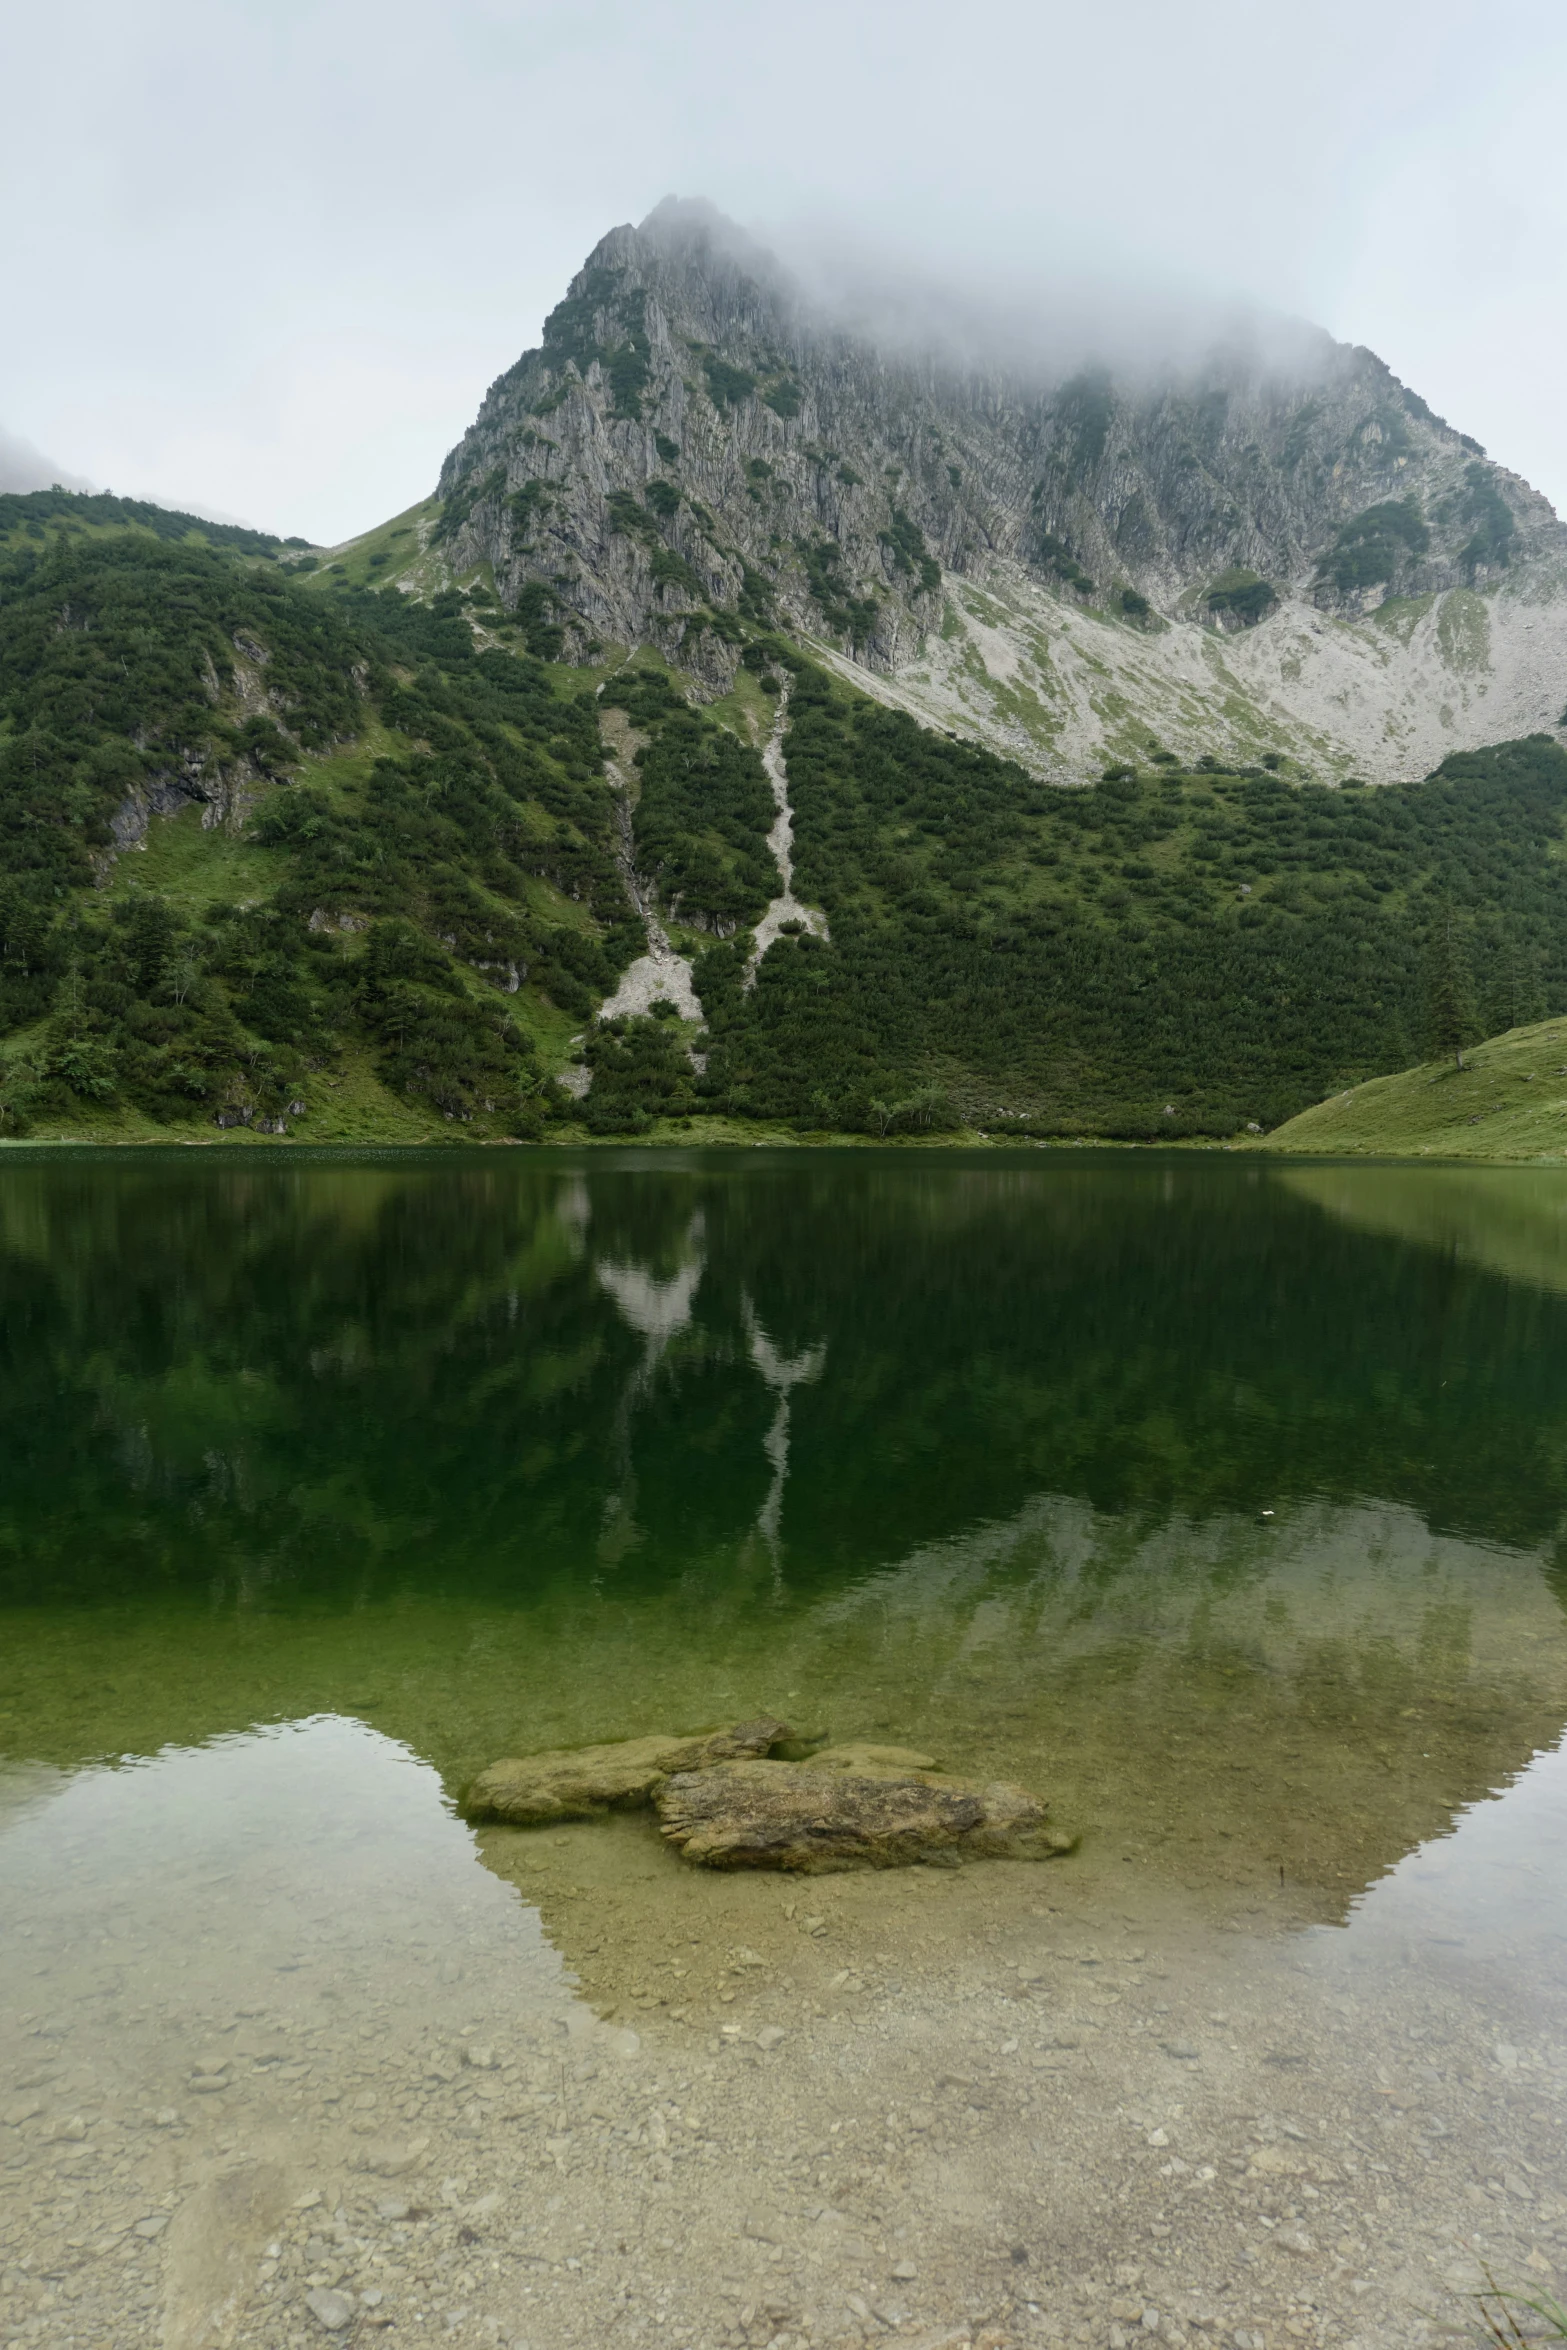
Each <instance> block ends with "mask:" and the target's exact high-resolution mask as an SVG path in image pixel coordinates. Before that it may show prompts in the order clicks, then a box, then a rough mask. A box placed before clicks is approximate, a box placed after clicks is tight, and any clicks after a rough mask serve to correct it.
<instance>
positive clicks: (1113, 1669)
mask: <svg viewBox="0 0 1567 2350" xmlns="http://www.w3.org/2000/svg"><path fill="white" fill-rule="evenodd" d="M1362 1174H1363V1175H1364V1182H1362V1180H1361V1178H1362ZM1465 1183H1468V1186H1469V1188H1468V1189H1467V1190H1466V1191H1464V1193H1463V1197H1462V1200H1461V1201H1460V1200H1459V1197H1458V1190H1457V1189H1456V1188H1455V1189H1454V1190H1453V1196H1452V1199H1451V1201H1449V1199H1448V1192H1447V1189H1446V1188H1445V1187H1449V1186H1452V1187H1461V1186H1463V1185H1464V1184H1465ZM1564 1201H1567V1183H1564V1180H1563V1178H1562V1177H1561V1176H1558V1175H1555V1174H1552V1173H1546V1172H1543V1171H1542V1172H1538V1173H1537V1172H1536V1171H1533V1170H1518V1171H1515V1172H1514V1173H1512V1174H1511V1175H1510V1176H1509V1177H1506V1178H1498V1179H1497V1180H1495V1181H1493V1182H1492V1183H1491V1184H1490V1186H1489V1187H1488V1188H1486V1187H1482V1190H1481V1191H1480V1192H1476V1191H1475V1189H1474V1186H1473V1183H1472V1181H1471V1180H1470V1179H1469V1178H1466V1177H1465V1176H1463V1175H1462V1174H1461V1173H1457V1172H1453V1173H1451V1174H1450V1172H1449V1171H1448V1170H1444V1169H1439V1168H1431V1169H1420V1170H1409V1171H1401V1172H1400V1178H1399V1181H1398V1182H1397V1183H1396V1184H1393V1183H1390V1182H1389V1181H1388V1180H1387V1171H1386V1170H1377V1169H1366V1170H1364V1171H1362V1170H1360V1169H1355V1168H1335V1169H1333V1170H1331V1178H1330V1179H1329V1178H1328V1177H1327V1176H1319V1175H1318V1174H1317V1173H1316V1172H1315V1171H1311V1170H1294V1171H1291V1170H1288V1169H1282V1168H1275V1167H1272V1166H1259V1165H1258V1164H1256V1163H1254V1162H1253V1163H1247V1162H1242V1161H1237V1160H1232V1159H1217V1158H1199V1157H1195V1156H1189V1157H1182V1158H1165V1159H1156V1158H1152V1157H1147V1156H1138V1157H1136V1158H1132V1157H1129V1156H1125V1155H1115V1156H1103V1157H1097V1156H1089V1155H1088V1154H1081V1153H1070V1154H1068V1153H1064V1152H1062V1153H1049V1154H1047V1153H1044V1152H1033V1153H1029V1154H1026V1155H1024V1154H1019V1155H1018V1156H1017V1157H1016V1158H1014V1157H1011V1156H1010V1155H1009V1156H1005V1157H1003V1156H1000V1155H997V1154H987V1155H985V1156H983V1157H979V1156H973V1157H965V1156H964V1155H962V1154H958V1153H940V1154H936V1153H918V1154H916V1153H906V1154H897V1155H886V1156H884V1155H881V1154H874V1155H873V1154H869V1153H855V1152H843V1153H812V1154H810V1155H806V1154H804V1153H801V1154H783V1153H780V1154H773V1153H764V1152H753V1153H745V1154H738V1153H730V1154H711V1155H705V1156H704V1155H697V1154H692V1155H690V1156H682V1157H680V1158H678V1159H673V1158H670V1157H668V1156H664V1155H661V1156H659V1157H658V1158H656V1159H654V1158H651V1157H649V1156H647V1155H642V1156H638V1155H637V1154H634V1153H614V1154H608V1153H606V1154H594V1155H591V1156H585V1157H583V1158H581V1159H568V1158H567V1157H566V1156H565V1155H564V1154H559V1153H543V1152H540V1153H508V1154H506V1155H504V1156H501V1155H493V1156H490V1155H487V1156H485V1157H484V1158H483V1159H482V1160H481V1159H477V1158H474V1157H468V1156H462V1157H459V1156H456V1155H450V1156H446V1155H431V1156H429V1157H421V1158H418V1159H408V1158H402V1159H398V1160H396V1161H388V1160H385V1159H382V1160H374V1159H367V1160H365V1161H363V1162H349V1161H344V1160H332V1159H325V1158H323V1159H319V1160H315V1159H307V1158H290V1159H289V1160H287V1161H284V1160H282V1159H281V1158H273V1157H269V1158H267V1159H266V1160H264V1161H263V1160H261V1159H260V1158H259V1156H258V1157H256V1158H247V1159H245V1160H238V1159H226V1160H224V1161H223V1162H222V1163H215V1162H214V1160H212V1159H210V1158H209V1159H203V1160H200V1161H198V1162H197V1163H195V1164H193V1163H192V1161H191V1158H190V1157H189V1156H188V1155H187V1154H183V1153H173V1152H171V1153H168V1154H157V1155H155V1156H151V1157H149V1156H145V1155H142V1154H137V1155H135V1156H132V1155H130V1154H126V1155H123V1156H119V1157H113V1158H110V1157H107V1156H105V1157H93V1156H91V1155H86V1154H83V1155H71V1156H66V1155H64V1154H51V1156H50V1157H49V1158H48V1160H47V1161H46V1162H44V1161H41V1160H39V1159H34V1158H30V1157H28V1156H26V1155H24V1154H20V1153H17V1154H11V1155H8V1157H7V1159H6V1161H5V1163H4V1166H3V1168H0V1293H3V1301H4V1316H3V1330H4V1336H3V1341H0V1348H3V1352H0V1382H3V1389H0V1393H3V1408H4V1425H5V1427H6V1430H7V1444H6V1448H5V1454H4V1458H3V1460H0V1526H3V1529H4V1544H3V1556H0V1604H4V1606H5V1607H6V1610H7V1617H6V1658H7V1661H6V1664H5V1667H4V1668H3V1680H0V1750H3V1752H4V1754H5V1755H7V1756H9V1757H11V1758H13V1759H15V1760H17V1761H21V1762H26V1763H29V1764H33V1765H38V1766H53V1767H55V1768H72V1767H76V1766H79V1765H80V1764H82V1763H83V1762H85V1761H88V1760H90V1759H93V1758H99V1757H103V1756H105V1755H111V1756H112V1755H121V1754H147V1753H152V1752H155V1751H157V1750H158V1749H160V1748H161V1747H163V1746H165V1745H167V1744H169V1743H170V1742H176V1743H179V1744H184V1745H193V1744H197V1743H199V1742H200V1741H202V1740H205V1739H209V1738H211V1737H214V1736H220V1735H222V1734H225V1733H230V1732H234V1731H241V1730H245V1729H247V1728H249V1727H250V1726H251V1725H252V1724H253V1723H256V1722H258V1721H268V1720H282V1719H291V1718H300V1717H303V1716H307V1715H315V1714H323V1713H343V1714H348V1715H358V1716H359V1717H361V1718H363V1719H364V1720H366V1721H367V1722H371V1723H373V1724H374V1725H375V1726H376V1728H378V1729H380V1730H382V1731H384V1732H386V1733H387V1734H388V1735H390V1736H392V1737H394V1738H396V1739H399V1740H402V1741H404V1742H406V1744H407V1746H408V1747H409V1748H411V1749H412V1750H413V1751H414V1752H415V1753H417V1754H419V1755H421V1756H423V1757H425V1758H426V1759H427V1760H429V1761H431V1762H433V1763H434V1764H435V1766H436V1767H437V1768H438V1769H439V1770H440V1771H441V1772H442V1774H443V1775H444V1777H445V1779H446V1781H447V1784H448V1786H449V1787H452V1786H455V1785H456V1784H458V1783H459V1782H460V1781H461V1779H462V1778H463V1777H465V1776H466V1775H467V1774H468V1773H469V1772H470V1771H471V1770H473V1769H474V1768H476V1767H477V1766H479V1765H481V1764H482V1763H484V1762H486V1761H488V1760H489V1759H491V1758H492V1756H493V1755H494V1754H496V1753H499V1752H503V1751H515V1750H517V1749H518V1748H524V1749H525V1748H527V1747H530V1746H543V1745H548V1744H555V1743H566V1742H571V1741H573V1740H577V1739H587V1738H593V1737H609V1736H616V1735H622V1734H624V1735H630V1734H633V1733H635V1732H638V1731H641V1730H644V1729H650V1728H654V1727H658V1726H664V1725H669V1724H674V1725H676V1726H683V1725H685V1724H687V1723H691V1724H695V1723H698V1722H703V1721H710V1720H714V1719H717V1718H719V1717H721V1716H722V1715H724V1714H726V1713H730V1712H731V1711H738V1710H749V1709H751V1708H754V1707H760V1706H767V1707H770V1708H776V1709H777V1710H779V1711H781V1712H785V1713H788V1714H790V1715H791V1716H792V1717H794V1718H796V1719H797V1720H798V1721H799V1722H800V1723H801V1725H802V1726H803V1727H804V1728H806V1729H809V1730H817V1729H824V1730H831V1731H832V1732H833V1733H834V1734H836V1735H840V1736H849V1735H853V1734H855V1733H860V1734H870V1733H872V1732H875V1733H878V1734H881V1735H883V1736H894V1735H896V1736H899V1737H903V1738H908V1739H912V1740H916V1741H917V1742H918V1743H920V1744H922V1745H933V1746H935V1747H936V1748H937V1749H938V1750H939V1751H940V1752H941V1753H942V1754H943V1756H944V1757H945V1758H947V1759H948V1760H950V1761H951V1762H952V1763H953V1765H954V1766H955V1767H973V1768H984V1769H993V1770H1004V1771H1005V1772H1007V1773H1010V1774H1015V1775H1017V1776H1019V1777H1021V1778H1024V1779H1026V1780H1028V1781H1030V1782H1032V1783H1036V1784H1038V1785H1040V1786H1041V1787H1043V1788H1044V1789H1046V1790H1047V1791H1048V1792H1049V1793H1050V1794H1051V1796H1052V1799H1053V1801H1054V1803H1055V1806H1056V1810H1057V1813H1058V1816H1060V1817H1061V1818H1063V1819H1067V1820H1070V1821H1071V1822H1072V1823H1073V1824H1074V1825H1076V1824H1081V1825H1082V1826H1083V1827H1084V1829H1085V1831H1086V1833H1087V1834H1088V1835H1089V1836H1090V1837H1092V1838H1097V1839H1099V1840H1101V1842H1102V1843H1104V1844H1107V1845H1108V1844H1112V1843H1113V1844H1115V1845H1116V1846H1117V1847H1118V1848H1119V1849H1124V1850H1125V1851H1126V1853H1127V1854H1128V1856H1129V1857H1130V1858H1131V1860H1132V1861H1133V1863H1134V1864H1135V1865H1139V1866H1141V1867H1144V1868H1147V1869H1151V1870H1164V1871H1169V1872H1171V1873H1172V1874H1175V1875H1178V1876H1180V1877H1181V1878H1182V1880H1183V1881H1185V1882H1191V1883H1201V1884H1203V1885H1206V1886H1210V1887H1211V1888H1213V1890H1214V1892H1215V1893H1216V1895H1218V1896H1219V1897H1221V1898H1222V1899H1224V1900H1227V1901H1229V1902H1232V1903H1233V1904H1234V1905H1236V1906H1237V1907H1239V1908H1242V1909H1244V1908H1245V1907H1246V1906H1248V1905H1249V1904H1252V1903H1254V1902H1256V1901H1258V1900H1261V1899H1262V1898H1263V1897H1264V1895H1265V1894H1266V1893H1269V1892H1276V1890H1277V1887H1278V1882H1279V1878H1280V1874H1281V1872H1282V1873H1283V1876H1284V1878H1285V1879H1286V1881H1287V1883H1288V1885H1289V1886H1290V1887H1291V1888H1293V1889H1295V1893H1296V1895H1297V1896H1298V1898H1299V1899H1300V1900H1301V1901H1302V1902H1304V1904H1305V1906H1306V1909H1307V1912H1308V1914H1311V1915H1315V1916H1319V1917H1323V1918H1334V1917H1339V1916H1342V1915H1343V1914H1344V1910H1345V1905H1346V1904H1347V1903H1348V1902H1349V1901H1350V1900H1351V1899H1352V1898H1353V1897H1354V1896H1355V1895H1356V1894H1357V1893H1358V1892H1359V1891H1360V1890H1361V1888H1363V1887H1364V1886H1365V1885H1366V1884H1368V1883H1370V1882H1372V1881H1373V1880H1374V1879H1376V1878H1377V1877H1378V1876H1379V1875H1380V1874H1381V1873H1382V1872H1384V1871H1386V1870H1387V1869H1389V1868H1390V1867H1392V1866H1393V1865H1394V1864H1396V1863H1397V1862H1398V1861H1399V1859H1400V1858H1401V1856H1402V1855H1403V1854H1404V1853H1406V1852H1408V1851H1409V1850H1410V1849H1411V1848H1412V1847H1413V1846H1414V1845H1416V1844H1417V1843H1419V1842H1420V1841H1421V1840H1423V1839H1428V1838H1430V1837H1432V1836H1435V1835H1439V1834H1441V1833H1442V1831H1443V1829H1444V1827H1445V1826H1446V1824H1447V1823H1448V1822H1450V1821H1451V1820H1452V1818H1453V1816H1454V1814H1455V1812H1456V1811H1457V1810H1458V1809H1459V1807H1461V1806H1462V1805H1464V1804H1468V1803H1473V1802H1474V1801H1476V1800H1477V1799H1479V1798H1481V1797H1483V1796H1484V1795H1485V1794H1486V1793H1487V1792H1488V1791H1490V1790H1492V1789H1494V1788H1497V1787H1499V1786H1501V1785H1503V1784H1505V1783H1506V1782H1507V1780H1508V1779H1509V1778H1510V1776H1512V1775H1513V1774H1515V1773H1516V1772H1517V1771H1519V1770H1520V1769H1521V1768H1522V1767H1523V1766H1524V1765H1525V1764H1526V1763H1527V1762H1528V1760H1529V1757H1530V1756H1531V1754H1533V1753H1535V1752H1536V1751H1537V1750H1539V1749H1540V1748H1542V1747H1545V1746H1548V1745H1549V1744H1551V1743H1552V1742H1553V1741H1554V1739H1555V1738H1556V1737H1557V1735H1558V1734H1559V1732H1560V1730H1561V1727H1562V1724H1563V1721H1564V1720H1567V1627H1564V1623H1563V1615H1562V1607H1561V1597H1562V1591H1563V1565H1562V1554H1561V1552H1560V1548H1559V1530H1560V1528H1561V1526H1562V1525H1563V1523H1564V1519H1567V1343H1564V1342H1567V1281H1558V1280H1556V1279H1553V1278H1552V1275H1553V1272H1555V1271H1559V1270H1560V1265H1559V1257H1558V1254H1557V1252H1556V1250H1555V1248H1554V1235H1555V1233H1557V1232H1559V1231H1560V1230H1561V1229H1562V1226H1561V1221H1560V1219H1561V1212H1562V1206H1563V1203H1564ZM1455 1229H1456V1230H1457V1231H1458V1233H1459V1236H1460V1237H1459V1243H1455V1241H1454V1238H1453V1235H1454V1231H1455ZM1264 1513H1271V1514H1269V1515H1265V1514H1264Z"/></svg>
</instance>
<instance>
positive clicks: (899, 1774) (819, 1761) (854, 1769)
mask: <svg viewBox="0 0 1567 2350" xmlns="http://www.w3.org/2000/svg"><path fill="white" fill-rule="evenodd" d="M804 1759H805V1764H806V1768H807V1769H808V1770H813V1771H846V1772H848V1774H849V1775H850V1777H851V1778H861V1779H906V1778H907V1777H908V1776H909V1774H910V1772H911V1771H921V1772H924V1771H937V1770H940V1768H941V1765H940V1764H939V1763H938V1762H937V1760H936V1757H935V1756H934V1755H933V1754H918V1753H916V1752H915V1750H914V1748H913V1747H912V1746H869V1745H867V1744H866V1743H865V1742H864V1741H863V1740H861V1739H855V1740H853V1741H851V1743H850V1744H848V1745H846V1746H823V1747H821V1748H820V1749H819V1750H818V1752H817V1753H815V1754H808V1755H806V1757H805V1758H804Z"/></svg>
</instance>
